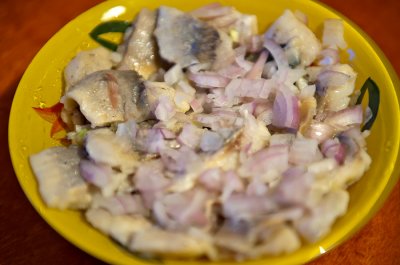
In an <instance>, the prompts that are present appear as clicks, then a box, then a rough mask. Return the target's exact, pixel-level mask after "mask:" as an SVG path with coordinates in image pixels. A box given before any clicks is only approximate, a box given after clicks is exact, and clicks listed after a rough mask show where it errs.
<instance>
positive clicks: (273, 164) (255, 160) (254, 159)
mask: <svg viewBox="0 0 400 265" xmlns="http://www.w3.org/2000/svg"><path fill="white" fill-rule="evenodd" d="M288 163H289V148H288V146H287V145H274V146H270V147H268V148H266V149H262V150H260V151H258V152H256V153H254V154H253V155H251V156H250V157H249V158H248V159H247V160H246V161H244V163H243V164H242V166H241V168H240V169H239V173H240V174H241V175H242V176H257V175H259V174H265V173H266V172H267V171H268V170H271V169H273V170H275V171H276V172H282V171H284V170H286V169H287V167H288Z"/></svg>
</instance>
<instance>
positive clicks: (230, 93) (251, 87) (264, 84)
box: [225, 79, 276, 99]
mask: <svg viewBox="0 0 400 265" xmlns="http://www.w3.org/2000/svg"><path fill="white" fill-rule="evenodd" d="M275 85H276V82H275V80H273V79H232V80H231V82H229V84H228V85H227V86H226V88H225V95H226V96H227V97H228V98H229V99H231V98H235V97H251V98H263V99H267V98H268V96H269V94H270V92H271V90H272V88H273V87H274V86H275Z"/></svg>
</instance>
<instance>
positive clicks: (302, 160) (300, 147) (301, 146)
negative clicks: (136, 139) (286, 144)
mask: <svg viewBox="0 0 400 265" xmlns="http://www.w3.org/2000/svg"><path fill="white" fill-rule="evenodd" d="M321 158H322V155H321V153H320V151H319V149H318V141H317V140H314V139H307V138H303V139H302V138H296V139H295V140H294V141H293V143H292V146H291V147H290V151H289V162H290V163H292V164H295V165H306V164H309V163H311V162H315V161H318V160H320V159H321Z"/></svg>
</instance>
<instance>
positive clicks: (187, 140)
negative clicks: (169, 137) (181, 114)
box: [177, 123, 203, 149]
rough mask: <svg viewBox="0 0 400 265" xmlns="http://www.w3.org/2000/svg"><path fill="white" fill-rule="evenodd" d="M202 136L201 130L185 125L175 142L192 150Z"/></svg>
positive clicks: (191, 125)
mask: <svg viewBox="0 0 400 265" xmlns="http://www.w3.org/2000/svg"><path fill="white" fill-rule="evenodd" d="M202 135H203V130H202V129H200V128H198V127H197V126H195V125H193V124H190V123H187V124H185V125H184V126H183V128H182V131H181V133H180V134H179V136H178V138H177V140H178V142H179V143H181V144H184V145H186V146H188V147H190V148H192V149H195V148H197V147H198V146H199V144H200V141H201V138H202Z"/></svg>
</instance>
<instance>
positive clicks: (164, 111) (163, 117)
mask: <svg viewBox="0 0 400 265" xmlns="http://www.w3.org/2000/svg"><path fill="white" fill-rule="evenodd" d="M175 113H176V110H175V104H174V103H173V102H172V100H171V99H170V98H169V97H168V96H164V95H161V96H160V97H159V99H158V104H157V107H156V109H155V110H154V115H155V116H156V118H157V119H159V120H160V121H167V120H169V119H171V118H172V117H173V116H174V115H175Z"/></svg>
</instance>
